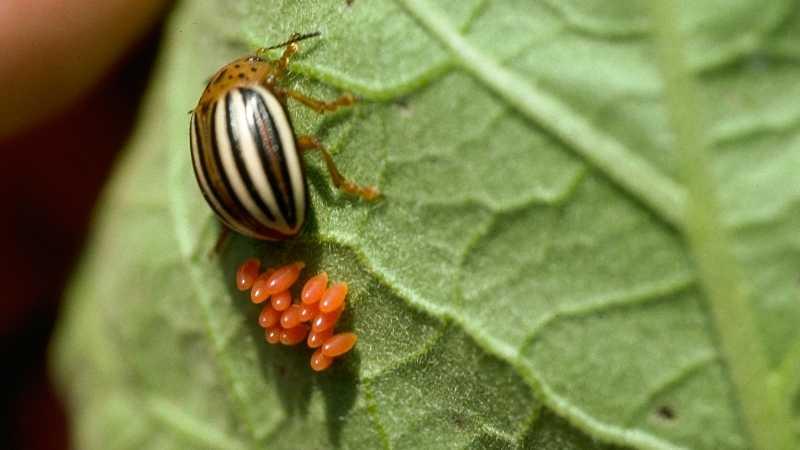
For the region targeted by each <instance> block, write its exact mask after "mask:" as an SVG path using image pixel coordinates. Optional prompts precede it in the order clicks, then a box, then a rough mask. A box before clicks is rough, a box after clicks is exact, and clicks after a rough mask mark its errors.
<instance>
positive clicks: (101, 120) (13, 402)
mask: <svg viewBox="0 0 800 450" xmlns="http://www.w3.org/2000/svg"><path fill="white" fill-rule="evenodd" d="M160 32H161V24H159V25H158V26H157V27H156V28H155V29H154V30H153V31H152V32H151V33H150V34H149V36H147V38H146V39H144V40H143V41H142V42H140V43H139V44H137V45H136V46H135V48H134V49H133V50H132V51H129V52H128V53H127V55H126V56H125V57H123V59H122V60H121V61H119V62H118V63H117V64H116V65H115V67H114V69H113V70H112V72H111V73H110V74H108V75H107V76H106V77H105V78H104V79H103V80H101V82H100V83H98V84H97V85H96V86H95V87H94V89H93V90H92V91H91V92H90V93H88V94H86V95H84V96H83V97H82V98H81V99H80V100H78V102H77V103H75V104H73V105H71V106H70V107H69V108H68V109H67V110H66V111H63V112H61V113H59V114H57V115H56V116H55V117H51V118H50V119H47V120H46V121H45V122H44V123H38V124H36V125H34V128H31V129H28V130H25V131H22V132H20V133H17V134H16V135H14V136H11V137H10V138H7V139H2V140H0V199H2V202H3V208H2V211H3V217H2V220H0V286H2V292H3V295H2V297H3V300H2V302H0V351H1V352H2V353H0V355H2V360H3V365H4V366H5V367H3V368H2V374H0V382H2V386H3V387H2V390H0V414H2V417H1V418H0V419H1V420H0V423H1V425H0V427H2V428H0V448H2V449H64V448H68V447H69V438H70V436H69V429H68V422H69V418H68V415H67V411H66V409H65V407H64V402H63V399H62V398H61V395H60V394H59V393H58V392H57V391H56V389H55V386H54V383H53V381H52V379H51V377H50V374H49V368H48V347H49V343H50V339H51V335H52V332H53V330H54V327H55V324H56V321H57V320H58V316H59V310H60V302H61V296H62V292H63V289H64V286H65V284H66V283H67V281H68V278H69V275H70V273H71V270H72V269H73V267H74V265H75V263H76V261H77V258H78V257H79V255H80V253H81V248H82V246H83V244H84V243H85V242H86V240H87V237H88V234H89V233H90V231H91V217H92V211H93V208H94V205H95V202H96V200H97V198H98V196H99V195H100V193H101V190H102V188H103V186H104V184H105V182H106V179H107V177H108V176H109V173H110V170H111V168H112V166H113V163H114V160H115V158H116V156H117V155H118V153H119V151H120V150H121V149H122V148H123V146H124V144H125V142H126V139H127V137H128V135H129V134H130V133H131V131H132V130H131V127H132V126H133V124H134V121H135V117H136V113H137V109H138V104H139V100H140V98H141V95H142V91H143V90H144V88H145V86H146V84H147V81H148V78H149V74H150V69H151V66H152V63H153V59H154V56H155V53H156V48H157V43H158V40H159V37H160ZM187 152H188V150H187ZM111 301H113V299H111Z"/></svg>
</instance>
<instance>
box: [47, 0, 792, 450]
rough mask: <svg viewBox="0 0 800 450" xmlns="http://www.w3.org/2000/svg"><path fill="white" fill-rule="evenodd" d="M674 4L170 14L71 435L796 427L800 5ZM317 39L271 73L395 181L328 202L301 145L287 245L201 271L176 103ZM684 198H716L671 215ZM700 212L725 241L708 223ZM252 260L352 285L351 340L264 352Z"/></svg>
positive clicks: (341, 438)
mask: <svg viewBox="0 0 800 450" xmlns="http://www.w3.org/2000/svg"><path fill="white" fill-rule="evenodd" d="M681 6H682V7H683V8H682V9H680V10H679V20H678V21H677V23H675V22H670V21H669V20H668V18H667V17H665V16H659V14H662V12H659V11H661V10H655V12H654V13H653V14H654V16H652V17H653V18H654V19H655V20H653V21H652V22H651V15H650V14H651V11H650V10H649V9H648V8H645V7H643V6H642V4H641V2H638V1H617V2H606V1H555V0H543V1H538V2H531V1H527V0H526V1H514V0H496V1H482V0H470V1H460V2H435V1H433V0H399V1H397V2H389V1H377V0H372V1H366V0H364V1H361V0H356V1H355V2H353V3H352V4H351V5H349V6H348V4H347V3H346V2H345V1H344V0H342V1H338V0H331V1H325V2H314V1H294V0H287V1H274V2H259V1H256V0H238V1H235V2H230V3H227V4H223V3H221V2H212V1H209V0H197V1H185V2H181V3H180V4H179V5H178V8H177V9H176V10H175V11H174V13H173V16H172V18H171V20H170V23H169V25H168V27H167V33H166V39H165V42H164V47H163V52H162V54H161V57H160V63H159V68H158V70H157V73H156V76H155V83H154V84H153V86H152V88H151V90H150V92H149V95H148V97H147V99H146V102H145V106H144V108H143V112H142V115H141V118H140V123H139V125H138V132H137V133H136V134H135V136H134V138H133V139H132V141H131V142H130V144H129V148H128V150H127V152H126V156H125V157H124V159H123V161H121V163H120V164H119V166H118V169H117V173H116V176H115V180H114V181H113V182H112V184H111V186H110V187H109V189H108V190H107V192H106V193H105V196H104V200H103V202H102V205H101V207H100V210H99V214H98V221H97V230H96V234H95V235H94V238H93V240H92V241H91V243H90V245H89V247H88V248H87V250H86V255H85V258H84V260H83V263H82V265H81V267H80V269H79V271H78V273H77V274H76V277H75V279H74V281H73V284H72V287H71V289H70V291H69V295H68V304H67V306H66V317H64V320H63V322H62V326H61V329H60V332H59V334H58V335H57V337H56V343H55V344H56V346H55V352H54V356H55V361H56V369H57V374H58V379H59V380H60V382H61V383H62V385H63V389H64V390H65V392H67V393H68V397H69V403H70V405H71V410H72V413H73V416H74V417H73V420H74V427H75V436H76V439H77V444H78V445H79V446H80V447H81V448H89V449H92V448H97V449H128V448H136V449H151V448H152V449H155V448H231V449H233V448H242V449H249V448H269V449H297V448H304V449H314V448H319V449H327V448H349V449H374V448H392V449H406V448H407V449H451V448H452V449H462V448H474V449H483V448H503V449H505V448H536V449H540V448H541V449H548V448H551V449H567V448H575V449H591V448H612V447H613V448H616V447H623V448H659V449H668V448H695V449H719V448H726V449H745V448H753V447H761V448H769V447H770V446H771V445H772V444H775V445H784V444H788V443H790V442H792V440H793V439H795V437H796V436H797V434H796V432H797V423H798V407H797V405H798V404H800V396H799V395H798V391H799V390H800V363H798V362H799V361H800V335H798V327H797V323H798V321H799V320H800V301H798V291H799V290H800V278H799V277H800V270H799V269H798V268H800V234H798V233H797V230H798V226H800V183H798V182H797V173H798V169H800V142H799V141H800V138H799V136H800V134H798V133H797V129H798V123H800V103H799V102H797V101H796V99H797V98H798V97H800V83H797V80H798V79H800V69H799V67H800V66H798V64H797V63H798V58H800V47H799V46H798V44H797V43H798V42H800V34H799V32H798V30H800V15H798V11H797V8H796V6H795V4H794V2H790V1H788V0H786V1H772V2H768V3H767V4H766V5H765V4H764V3H763V2H756V1H746V0H737V1H734V2H729V1H725V2H722V1H714V2H700V3H682V4H681ZM651 23H655V24H660V25H659V26H660V27H662V28H664V29H667V31H670V30H671V31H675V30H679V32H680V36H682V37H683V39H684V40H685V48H684V50H685V52H679V53H678V54H677V59H675V58H673V59H670V58H669V57H668V55H667V56H665V57H662V56H660V55H662V54H664V52H663V51H662V52H660V51H659V50H658V49H659V48H662V49H663V48H669V42H665V41H664V39H666V38H665V37H664V36H668V35H669V33H660V34H656V33H654V31H653V30H654V28H653V26H651ZM672 28H674V29H672ZM313 30H319V31H321V32H322V37H320V38H318V39H316V40H310V41H305V42H303V48H302V51H301V52H300V54H299V55H298V56H297V57H296V59H295V60H294V61H293V64H292V65H291V68H292V70H293V73H294V74H295V75H296V76H295V77H294V78H293V79H292V80H291V84H292V85H293V86H294V87H295V88H297V89H299V90H301V91H303V92H306V93H309V94H312V95H315V96H319V97H323V98H325V97H327V98H333V97H334V96H335V95H337V94H338V93H339V92H341V91H351V92H353V93H355V94H356V95H358V96H359V97H361V98H362V101H361V102H360V103H359V104H358V105H357V106H356V107H354V108H352V109H351V110H349V111H342V112H337V113H336V114H333V115H329V116H325V117H321V116H318V115H316V114H315V113H313V112H309V111H307V110H305V109H304V108H298V107H297V105H296V104H290V105H289V110H290V114H291V116H292V117H293V119H294V123H295V127H296V129H297V131H298V132H299V133H307V132H312V133H316V134H318V135H319V136H320V137H321V139H322V140H323V142H325V143H326V145H328V146H329V147H330V148H331V149H332V150H333V151H334V152H335V157H336V159H337V161H338V162H339V163H340V164H341V167H342V170H343V172H345V173H347V174H348V175H349V176H351V177H352V178H353V179H356V180H358V181H360V182H363V183H374V184H377V185H378V186H379V187H380V188H381V190H382V191H383V193H384V194H385V195H384V197H383V199H382V201H380V202H378V203H375V204H365V203H361V202H359V201H355V200H353V199H350V198H347V197H345V196H343V195H341V194H340V193H339V192H337V191H336V190H334V189H333V188H332V187H331V185H330V182H329V180H328V178H327V177H326V174H325V171H324V169H323V165H322V162H321V161H320V160H319V158H318V156H316V155H308V156H307V157H306V162H307V165H308V171H309V174H310V184H311V203H312V208H311V214H312V217H311V220H310V223H309V224H308V225H307V227H306V230H305V232H304V233H303V234H302V236H301V238H300V239H298V240H297V241H293V242H285V243H262V242H256V241H252V240H249V239H246V238H243V237H237V238H235V239H234V240H233V242H232V243H231V245H229V247H228V248H227V250H226V251H225V252H224V253H223V254H222V255H221V256H220V257H216V258H208V257H207V252H208V250H209V249H210V248H211V246H213V242H214V239H215V238H216V233H217V232H218V228H219V226H218V224H217V222H216V220H215V219H214V218H213V216H212V214H211V212H210V210H209V209H208V208H207V207H206V205H205V203H204V202H203V199H202V197H201V196H200V194H199V191H198V189H197V187H196V185H195V180H194V177H193V175H192V169H191V164H190V161H189V154H188V152H189V150H188V140H187V139H188V137H187V127H188V118H187V116H186V111H187V110H189V109H191V108H192V107H194V105H195V103H196V101H197V98H198V96H199V95H200V93H201V91H202V89H203V85H204V84H203V82H204V80H205V79H206V78H207V77H208V76H209V75H210V74H212V73H213V72H214V71H215V70H216V69H217V68H218V67H219V66H221V65H223V64H225V63H226V62H228V61H229V60H231V59H233V58H234V57H237V56H240V55H242V54H246V53H248V52H250V51H252V49H254V48H255V47H258V46H262V45H269V44H274V43H277V42H281V41H283V40H285V38H286V37H287V36H289V35H290V34H291V33H294V32H307V31H313ZM662 31H664V30H662ZM656 36H660V37H656ZM658 39H661V42H660V44H661V45H657V42H658ZM667 53H669V52H667ZM659 62H660V64H661V65H659ZM675 64H682V65H683V66H681V67H680V68H678V67H675V66H674V65H675ZM671 65H672V66H671ZM665 67H666V70H664V68H665ZM672 69H675V70H676V71H678V72H680V73H681V74H685V72H682V70H684V69H685V70H686V71H688V73H689V74H690V75H691V80H692V82H693V83H695V87H696V90H695V92H696V93H697V97H696V98H691V99H688V98H686V96H685V92H684V91H681V90H680V89H677V90H676V89H672V88H674V87H675V86H672V87H671V85H670V77H669V73H672V72H671V70H672ZM678 69H680V70H678ZM664 74H666V75H664ZM688 92H691V91H688ZM689 100H691V102H689ZM690 104H697V105H699V109H700V110H701V111H695V110H692V111H690V112H691V113H693V114H694V113H697V114H698V118H700V117H702V120H703V127H702V129H701V130H700V131H701V135H700V136H699V137H698V136H695V139H689V140H688V141H686V140H685V139H683V138H682V136H683V137H685V133H683V134H682V132H681V129H682V128H681V126H680V124H681V123H685V122H686V121H687V120H688V121H691V120H693V119H694V117H691V116H690V117H684V119H686V120H684V121H683V122H681V121H680V120H677V121H676V120H673V121H672V122H671V121H670V120H669V118H670V117H672V118H673V119H674V118H675V117H676V116H678V117H679V116H680V114H679V113H680V111H681V110H682V108H685V107H686V106H687V105H690ZM701 113H702V114H701ZM676 124H677V125H676ZM685 142H689V143H690V144H691V145H694V146H697V147H698V148H705V149H706V150H707V152H708V157H709V161H710V165H709V170H708V171H707V173H702V172H701V173H700V175H705V176H706V177H707V178H708V179H710V180H718V182H717V183H716V184H715V185H713V188H714V189H715V190H716V194H714V195H715V196H714V197H711V196H709V192H706V191H702V190H700V189H697V188H696V184H692V183H686V184H684V182H683V180H684V179H685V177H686V176H687V174H686V173H685V171H684V170H683V168H685V167H686V166H687V165H686V164H683V165H682V163H681V161H682V159H681V153H680V152H679V151H678V150H677V148H678V147H680V145H678V144H681V145H682V144H684V143H685ZM701 169H702V168H701ZM704 201H708V202H710V203H711V204H712V205H714V206H716V209H713V210H709V211H700V212H698V213H697V214H696V215H693V213H692V210H691V209H689V210H687V209H686V208H687V205H691V204H695V205H697V204H703V202H704ZM687 211H689V213H687ZM707 223H710V224H711V225H717V226H719V227H721V228H723V229H724V230H725V231H726V233H727V234H728V235H729V239H727V240H725V239H722V238H720V239H717V238H716V237H714V238H713V239H709V240H708V241H706V240H703V238H702V233H697V232H696V230H698V229H700V228H701V227H700V225H702V224H707ZM698 224H699V225H698ZM692 230H695V231H692ZM698 236H700V238H698ZM712 244H713V245H712ZM718 244H719V245H718ZM708 249H712V250H714V249H716V250H719V251H718V252H717V253H714V252H711V253H708V252H706V250H708ZM254 255H256V256H263V258H264V261H265V263H266V264H269V265H275V264H281V263H285V262H288V261H292V260H296V259H303V260H305V261H306V262H307V263H308V269H307V270H306V274H311V273H315V272H317V271H321V270H326V271H327V272H328V273H329V274H330V275H331V278H332V279H334V280H346V281H348V282H349V283H350V286H351V293H350V295H349V302H350V306H349V308H348V310H347V314H346V315H345V317H344V321H345V322H346V326H345V327H344V328H352V329H354V330H355V331H356V332H357V333H358V334H359V336H360V339H359V343H358V345H357V346H356V349H355V351H354V353H352V354H351V355H350V356H348V357H347V358H346V359H343V360H341V361H339V362H337V363H336V365H335V366H334V368H333V369H332V370H330V371H328V372H325V373H322V374H315V373H312V371H311V370H310V369H309V367H308V358H309V354H308V353H307V352H306V351H304V350H298V349H297V348H285V347H275V346H268V345H267V344H266V343H264V342H263V335H262V331H261V329H260V328H259V327H258V326H257V315H258V308H255V307H254V306H253V305H252V304H250V303H249V301H248V299H247V298H246V295H244V294H241V293H239V292H237V291H235V289H234V285H233V271H234V270H235V268H236V265H237V264H238V263H239V262H241V261H242V260H243V259H244V258H245V257H248V256H254ZM709 255H710V256H709ZM715 255H722V257H725V256H726V255H727V256H728V257H729V258H728V259H727V260H724V261H721V262H724V263H725V264H720V265H719V267H716V266H715V265H714V264H713V262H714V258H716V256H715ZM696 261H700V264H696ZM703 261H705V262H706V263H708V261H711V262H712V264H710V265H709V264H705V265H704V264H703ZM696 267H699V268H700V270H698V269H697V268H696ZM734 269H735V270H734ZM723 284H724V285H727V284H730V286H728V287H729V288H730V289H733V290H734V291H735V292H736V294H737V298H738V299H739V300H741V302H738V303H736V302H731V303H730V304H731V305H734V306H735V307H733V306H732V307H729V304H728V303H727V299H725V298H721V296H719V295H715V293H718V292H725V289H724V288H725V287H726V286H723ZM734 288H735V289H734ZM707 292H708V294H707ZM737 308H739V309H737ZM743 312H744V314H743ZM742 343H746V344H747V345H745V346H742V345H741V344H742ZM762 394H763V398H760V397H759V396H760V395H762ZM775 399H778V400H775ZM771 448H777V447H775V446H772V447H771Z"/></svg>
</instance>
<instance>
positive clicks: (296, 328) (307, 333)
mask: <svg viewBox="0 0 800 450" xmlns="http://www.w3.org/2000/svg"><path fill="white" fill-rule="evenodd" d="M303 267H305V264H304V263H302V262H295V263H292V264H288V265H285V266H282V267H278V268H277V269H267V270H265V271H264V272H261V262H260V261H259V260H258V259H256V258H249V259H247V260H246V261H245V262H243V263H242V265H241V266H239V269H238V270H237V271H236V287H237V288H239V290H240V291H246V290H248V289H249V290H250V300H252V302H253V303H257V304H258V303H265V302H266V303H265V304H264V306H263V308H262V309H261V314H260V315H259V316H258V324H259V325H261V327H262V328H264V337H265V339H266V341H267V342H269V343H270V344H277V343H279V342H280V343H281V344H283V345H297V344H299V343H301V342H303V341H306V344H307V345H308V347H309V348H312V349H316V350H315V351H314V354H313V355H311V368H312V369H314V370H315V371H317V372H319V371H322V370H325V369H327V368H328V367H330V365H331V364H332V363H333V360H334V358H336V357H338V356H341V355H343V354H345V353H347V352H348V351H350V349H351V348H353V345H355V343H356V340H357V336H356V335H355V334H354V333H339V334H333V327H334V326H335V325H336V322H337V321H338V320H339V317H340V316H341V315H342V311H344V308H345V297H347V283H343V282H339V283H334V284H333V285H331V286H328V274H326V273H325V272H322V273H320V274H318V275H315V276H313V277H311V278H310V279H309V280H308V281H307V282H306V284H305V285H304V286H303V289H302V291H301V292H300V299H299V301H295V299H293V298H292V294H291V292H290V291H289V289H290V288H291V287H292V286H293V285H294V283H295V282H296V281H297V279H298V278H299V277H300V271H302V270H303ZM267 300H269V301H267Z"/></svg>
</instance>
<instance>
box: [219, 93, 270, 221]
mask: <svg viewBox="0 0 800 450" xmlns="http://www.w3.org/2000/svg"><path fill="white" fill-rule="evenodd" d="M218 105H219V102H214V107H213V108H212V109H211V149H212V154H213V155H214V164H215V165H216V166H217V173H218V174H219V177H220V179H221V180H222V184H223V186H220V187H221V188H222V189H224V191H225V193H226V194H227V197H228V198H230V200H231V202H233V205H225V203H224V202H223V205H224V206H225V209H226V210H228V211H230V212H231V213H232V214H231V217H233V219H234V220H236V221H237V222H239V225H240V226H241V227H243V228H246V229H249V230H253V231H254V232H257V231H258V230H260V229H261V228H262V225H261V224H260V222H258V221H257V220H255V218H254V217H253V216H252V215H250V213H249V212H248V211H247V208H245V207H244V204H242V200H241V199H240V198H239V197H238V196H237V195H236V191H234V190H233V186H232V185H231V180H230V179H229V178H228V174H227V173H226V172H225V167H224V166H223V165H222V157H221V154H220V149H219V146H218V145H217V120H216V115H217V106H218ZM224 113H225V111H224V110H223V114H224ZM223 119H224V120H226V121H227V120H228V118H227V117H223Z"/></svg>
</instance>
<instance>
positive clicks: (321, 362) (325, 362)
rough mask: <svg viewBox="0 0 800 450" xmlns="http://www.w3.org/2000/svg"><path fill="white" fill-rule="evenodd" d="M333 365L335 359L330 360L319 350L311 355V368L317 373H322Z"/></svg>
mask: <svg viewBox="0 0 800 450" xmlns="http://www.w3.org/2000/svg"><path fill="white" fill-rule="evenodd" d="M331 363H333V358H329V357H327V356H325V355H323V354H322V351H321V350H317V351H315V352H314V354H313V355H311V368H312V369H314V370H315V371H317V372H321V371H323V370H325V369H327V368H328V367H330V366H331Z"/></svg>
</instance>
